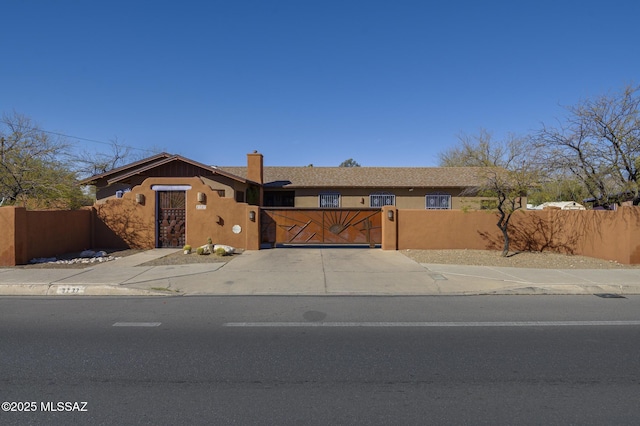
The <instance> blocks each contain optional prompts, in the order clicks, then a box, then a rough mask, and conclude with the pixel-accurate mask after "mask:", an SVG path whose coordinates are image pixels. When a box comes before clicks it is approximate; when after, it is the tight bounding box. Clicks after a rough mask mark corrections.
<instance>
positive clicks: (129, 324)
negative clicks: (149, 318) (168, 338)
mask: <svg viewBox="0 0 640 426" xmlns="http://www.w3.org/2000/svg"><path fill="white" fill-rule="evenodd" d="M160 324H162V323H161V322H116V323H114V324H113V327H158V326H159V325H160Z"/></svg>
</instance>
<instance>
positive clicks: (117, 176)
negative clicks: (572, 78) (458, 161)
mask: <svg viewBox="0 0 640 426" xmlns="http://www.w3.org/2000/svg"><path fill="white" fill-rule="evenodd" d="M478 172H479V169H477V168H468V167H464V168H458V167H446V168H445V167H407V168H402V167H265V166H264V161H263V156H262V154H260V153H257V152H253V153H250V154H248V155H247V165H246V166H242V167H217V166H209V165H205V164H202V163H200V162H197V161H194V160H191V159H188V158H185V157H182V156H179V155H172V154H167V153H162V154H158V155H155V156H152V157H149V158H146V159H143V160H140V161H137V162H135V163H131V164H128V165H126V166H123V167H120V168H117V169H115V170H112V171H109V172H107V173H103V174H99V175H95V176H92V177H90V178H87V179H85V180H84V181H83V182H82V183H83V184H87V185H95V188H96V205H95V209H96V211H97V218H98V220H99V222H100V223H99V225H100V226H98V229H100V227H102V229H103V230H104V234H105V235H107V234H113V235H114V237H113V242H112V244H111V245H112V246H114V247H115V246H119V245H120V246H127V247H140V248H153V247H182V246H183V245H185V244H190V245H193V246H198V245H201V244H204V243H206V242H207V240H208V239H209V238H211V239H212V241H213V242H214V243H220V244H228V245H232V246H236V247H242V248H246V249H257V248H259V246H260V243H261V242H264V241H261V237H260V233H261V230H260V209H261V208H264V209H267V208H284V209H292V208H293V209H318V210H323V209H334V210H337V211H343V210H344V211H346V210H348V209H352V210H357V209H372V210H375V209H380V208H382V207H383V206H395V208H397V209H418V210H465V209H480V208H482V199H481V198H479V197H471V196H466V195H465V190H466V189H468V188H470V187H474V186H477V185H478ZM334 216H335V215H334ZM333 220H334V221H335V219H333ZM335 225H336V224H332V225H331V226H333V228H332V229H333V230H336V229H338V228H339V229H340V230H341V231H340V232H342V230H343V228H342V227H338V228H336V227H335ZM105 235H103V236H101V238H100V239H101V240H104V239H105V238H107V237H106V236H105ZM263 235H264V233H263ZM263 238H264V237H263Z"/></svg>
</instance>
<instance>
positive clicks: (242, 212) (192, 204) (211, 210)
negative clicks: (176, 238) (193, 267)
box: [95, 178, 260, 250]
mask: <svg viewBox="0 0 640 426" xmlns="http://www.w3.org/2000/svg"><path fill="white" fill-rule="evenodd" d="M153 185H190V186H191V189H189V190H187V191H186V243H187V244H190V245H191V246H193V247H198V246H201V245H203V244H206V243H207V239H208V238H209V237H210V238H211V239H212V240H213V242H214V244H227V245H230V246H233V247H237V248H244V249H248V250H257V249H259V248H260V233H259V220H260V215H259V213H258V208H257V207H255V206H249V205H248V204H246V203H237V202H236V201H235V200H233V199H231V198H222V197H220V196H219V195H218V193H217V191H216V190H212V189H211V187H210V186H209V185H207V184H205V183H204V182H203V181H202V180H201V179H199V178H148V179H145V181H144V182H143V183H142V184H140V185H138V186H135V187H133V188H132V190H131V192H127V193H125V194H124V196H123V197H122V198H120V199H112V200H108V201H107V202H105V203H104V204H100V205H96V207H95V208H96V213H97V214H96V216H97V219H98V220H97V222H98V223H97V224H96V236H95V239H96V241H99V242H101V243H103V244H104V245H105V246H108V247H114V245H117V246H123V247H131V248H154V247H155V245H156V223H155V216H156V191H154V190H153V189H152V186H153ZM198 193H202V194H204V201H202V202H199V201H198ZM138 194H141V195H142V196H143V197H144V202H143V203H139V202H138V201H137V198H139V197H137V195H138ZM251 210H252V211H254V212H255V218H256V219H255V221H251V220H250V218H249V211H251ZM234 225H239V227H240V232H239V233H235V232H233V228H234ZM107 243H108V244H107Z"/></svg>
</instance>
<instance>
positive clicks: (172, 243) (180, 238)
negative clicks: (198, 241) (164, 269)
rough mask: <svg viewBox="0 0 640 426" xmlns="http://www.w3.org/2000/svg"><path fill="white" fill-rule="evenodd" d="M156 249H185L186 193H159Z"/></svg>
mask: <svg viewBox="0 0 640 426" xmlns="http://www.w3.org/2000/svg"><path fill="white" fill-rule="evenodd" d="M157 194H158V204H157V206H158V215H157V219H158V221H157V236H158V238H157V243H156V247H183V246H184V244H185V234H186V232H185V230H186V222H187V215H186V208H185V207H186V192H185V191H158V193H157Z"/></svg>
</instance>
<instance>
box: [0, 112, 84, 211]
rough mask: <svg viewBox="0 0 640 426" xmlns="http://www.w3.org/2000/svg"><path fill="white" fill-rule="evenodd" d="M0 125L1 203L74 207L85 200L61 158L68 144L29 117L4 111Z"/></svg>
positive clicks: (65, 152) (35, 206)
mask: <svg viewBox="0 0 640 426" xmlns="http://www.w3.org/2000/svg"><path fill="white" fill-rule="evenodd" d="M1 125H2V127H0V204H18V205H23V206H27V207H32V208H41V207H57V208H75V207H79V205H80V204H83V203H85V201H86V200H85V197H84V194H83V192H82V190H81V188H80V187H79V185H78V184H77V180H76V176H75V173H74V172H73V171H72V169H71V168H70V167H69V165H68V164H67V163H66V162H65V161H64V159H65V158H67V157H66V155H67V154H68V148H69V145H68V144H67V143H66V142H65V141H64V140H62V139H59V138H52V137H51V136H50V135H49V134H48V133H47V132H44V131H42V130H40V129H39V128H38V126H37V125H36V124H34V123H33V122H32V121H31V119H29V118H27V117H25V116H24V115H20V114H18V113H15V112H14V113H13V114H12V115H7V114H3V117H2V123H1Z"/></svg>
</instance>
